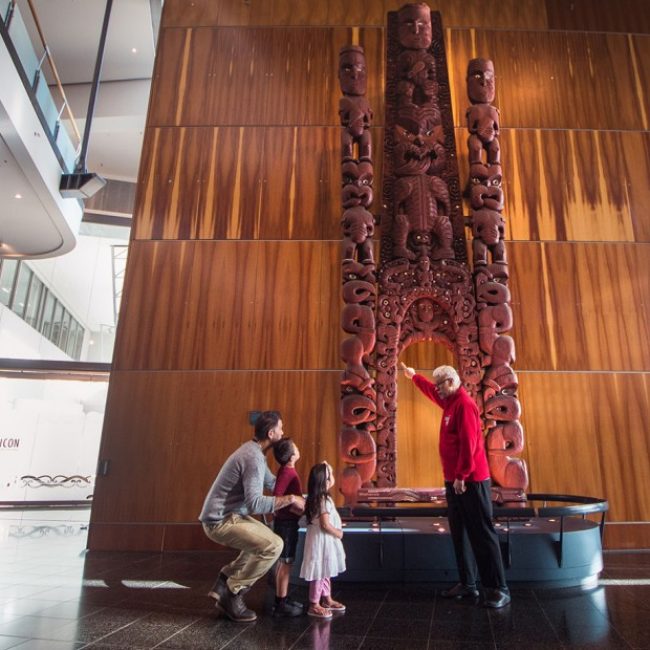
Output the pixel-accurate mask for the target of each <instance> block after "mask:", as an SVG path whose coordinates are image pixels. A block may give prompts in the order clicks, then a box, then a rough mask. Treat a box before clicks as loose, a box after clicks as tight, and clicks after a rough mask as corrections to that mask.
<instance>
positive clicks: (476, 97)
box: [467, 59, 494, 104]
mask: <svg viewBox="0 0 650 650" xmlns="http://www.w3.org/2000/svg"><path fill="white" fill-rule="evenodd" d="M467 95H468V96H469V100H470V101H471V102H472V104H491V103H492V102H493V101H494V64H493V63H492V61H490V59H472V60H471V61H470V62H469V64H468V66H467Z"/></svg>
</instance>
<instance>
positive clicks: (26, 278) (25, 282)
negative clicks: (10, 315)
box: [9, 264, 34, 318]
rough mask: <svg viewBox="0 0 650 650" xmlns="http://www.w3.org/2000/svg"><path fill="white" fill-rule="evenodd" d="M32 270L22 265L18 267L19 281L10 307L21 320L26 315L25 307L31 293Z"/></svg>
mask: <svg viewBox="0 0 650 650" xmlns="http://www.w3.org/2000/svg"><path fill="white" fill-rule="evenodd" d="M32 275H34V274H33V273H32V270H31V269H30V268H29V267H28V266H25V265H24V264H21V265H20V266H19V267H18V280H17V281H16V286H15V288H14V295H13V297H12V299H11V304H10V305H9V306H10V307H11V309H12V311H15V312H16V313H17V314H18V315H19V316H20V317H21V318H22V317H23V314H24V313H25V305H26V304H27V294H28V293H29V285H30V283H31V281H32Z"/></svg>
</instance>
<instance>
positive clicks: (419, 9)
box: [397, 2, 433, 50]
mask: <svg viewBox="0 0 650 650" xmlns="http://www.w3.org/2000/svg"><path fill="white" fill-rule="evenodd" d="M397 38H398V39H399V42H400V44H401V45H402V47H406V48H408V49H409V50H426V49H428V48H429V47H431V42H432V40H433V39H432V30H431V9H429V6H428V5H426V4H424V3H423V2H421V3H418V4H408V5H404V6H403V7H402V8H401V9H400V10H399V12H398V13H397Z"/></svg>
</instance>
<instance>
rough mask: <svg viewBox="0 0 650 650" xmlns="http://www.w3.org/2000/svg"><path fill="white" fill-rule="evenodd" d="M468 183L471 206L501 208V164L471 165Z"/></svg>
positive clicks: (477, 208) (476, 208)
mask: <svg viewBox="0 0 650 650" xmlns="http://www.w3.org/2000/svg"><path fill="white" fill-rule="evenodd" d="M470 184H471V190H470V199H471V203H472V208H474V209H475V210H479V209H480V208H489V209H490V210H498V211H501V210H503V190H502V189H501V165H472V169H471V177H470Z"/></svg>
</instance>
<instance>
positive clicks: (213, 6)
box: [163, 0, 603, 31]
mask: <svg viewBox="0 0 650 650" xmlns="http://www.w3.org/2000/svg"><path fill="white" fill-rule="evenodd" d="M166 4H168V5H169V8H166V9H165V13H164V14H163V27H178V26H186V25H194V26H196V25H207V26H214V25H220V26H251V25H275V26H284V25H301V26H304V25H366V26H368V25H373V26H380V27H383V26H384V25H385V24H386V12H388V11H396V10H397V9H399V8H400V7H401V6H402V5H404V4H406V3H405V2H404V1H403V0H356V1H355V2H348V1H347V0H329V2H314V1H313V0H248V1H246V2H243V1H242V0H193V1H192V2H191V3H190V4H189V6H188V5H187V1H186V0H166ZM428 4H429V6H430V7H431V9H432V10H434V11H440V12H441V13H442V17H443V21H444V24H445V25H449V26H454V27H460V26H462V27H492V28H498V29H508V28H512V29H530V28H538V29H544V28H546V26H547V22H548V21H547V18H546V7H545V6H544V3H542V2H539V1H538V0H466V1H465V2H463V3H459V2H458V1H457V0H429V2H428ZM599 31H603V30H602V29H601V30H599Z"/></svg>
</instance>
